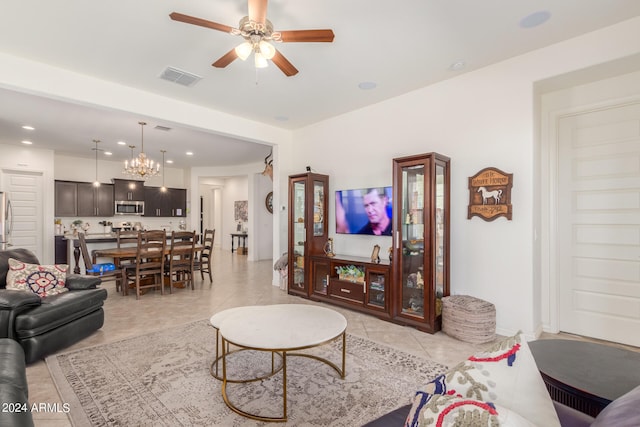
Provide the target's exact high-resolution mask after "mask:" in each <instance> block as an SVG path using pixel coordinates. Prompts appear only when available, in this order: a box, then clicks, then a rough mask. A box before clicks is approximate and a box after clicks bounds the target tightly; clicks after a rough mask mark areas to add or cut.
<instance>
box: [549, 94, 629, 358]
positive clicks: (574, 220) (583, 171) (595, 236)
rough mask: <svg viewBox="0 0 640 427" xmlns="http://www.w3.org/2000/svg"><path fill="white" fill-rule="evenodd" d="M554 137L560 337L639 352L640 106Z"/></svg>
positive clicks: (585, 117) (582, 118)
mask: <svg viewBox="0 0 640 427" xmlns="http://www.w3.org/2000/svg"><path fill="white" fill-rule="evenodd" d="M558 130H559V133H558V138H559V140H558V147H559V153H558V154H559V162H560V163H559V171H558V177H559V187H558V195H559V197H558V224H559V227H558V238H559V239H558V253H559V259H558V266H559V269H558V272H559V283H560V286H559V289H560V295H559V296H560V299H559V301H560V303H559V309H560V315H559V322H560V323H559V325H560V330H562V331H565V332H570V333H576V334H580V335H586V336H591V337H595V338H599V339H604V340H609V341H616V342H621V343H625V344H630V345H635V346H640V334H638V333H637V331H638V330H639V328H640V105H638V104H630V105H619V106H614V107H611V108H607V109H600V110H596V111H589V112H585V113H582V114H578V115H573V116H567V117H562V118H561V119H560V120H559V122H558Z"/></svg>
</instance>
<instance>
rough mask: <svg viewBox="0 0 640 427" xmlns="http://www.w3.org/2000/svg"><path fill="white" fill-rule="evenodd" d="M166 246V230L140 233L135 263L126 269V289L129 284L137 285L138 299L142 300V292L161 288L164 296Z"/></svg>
mask: <svg viewBox="0 0 640 427" xmlns="http://www.w3.org/2000/svg"><path fill="white" fill-rule="evenodd" d="M166 245H167V235H166V233H165V232H164V230H155V231H142V232H140V233H138V239H137V248H136V258H135V262H134V263H133V264H131V265H127V266H126V267H124V270H125V274H126V277H127V284H126V285H125V288H126V287H128V284H129V283H135V287H136V299H139V298H140V295H141V293H140V291H141V290H143V289H149V288H156V289H157V288H160V293H161V294H162V295H164V263H165V256H164V254H165V250H166ZM125 290H126V289H125Z"/></svg>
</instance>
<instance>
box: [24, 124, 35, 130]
mask: <svg viewBox="0 0 640 427" xmlns="http://www.w3.org/2000/svg"><path fill="white" fill-rule="evenodd" d="M22 129H25V130H36V128H34V127H33V126H29V125H24V126H22Z"/></svg>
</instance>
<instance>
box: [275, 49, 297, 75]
mask: <svg viewBox="0 0 640 427" xmlns="http://www.w3.org/2000/svg"><path fill="white" fill-rule="evenodd" d="M271 60H272V61H273V63H274V64H276V66H277V67H278V68H280V71H282V72H283V73H284V74H285V75H286V76H287V77H291V76H295V75H296V74H298V70H297V69H296V67H294V66H293V64H292V63H291V62H289V60H288V59H287V58H285V57H284V55H283V54H281V53H280V52H278V51H277V50H276V54H275V55H274V56H273V58H271Z"/></svg>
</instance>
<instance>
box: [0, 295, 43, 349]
mask: <svg viewBox="0 0 640 427" xmlns="http://www.w3.org/2000/svg"><path fill="white" fill-rule="evenodd" d="M41 303H42V300H41V299H40V297H39V296H38V295H36V294H33V293H30V292H24V291H14V290H10V289H0V338H13V337H14V335H15V334H14V327H13V325H14V323H15V320H16V316H18V315H19V314H21V313H24V312H25V311H28V310H30V309H31V308H33V307H37V306H39V305H40V304H41Z"/></svg>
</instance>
